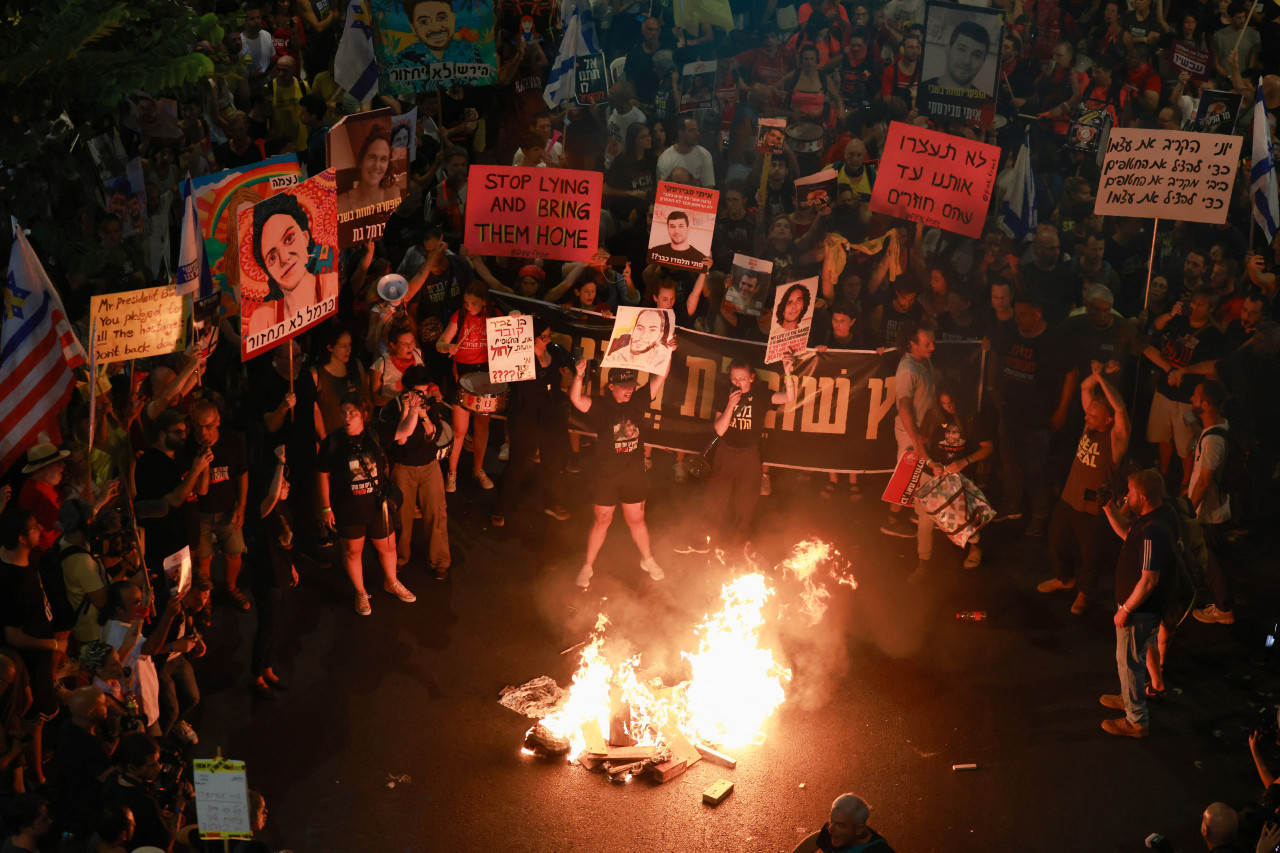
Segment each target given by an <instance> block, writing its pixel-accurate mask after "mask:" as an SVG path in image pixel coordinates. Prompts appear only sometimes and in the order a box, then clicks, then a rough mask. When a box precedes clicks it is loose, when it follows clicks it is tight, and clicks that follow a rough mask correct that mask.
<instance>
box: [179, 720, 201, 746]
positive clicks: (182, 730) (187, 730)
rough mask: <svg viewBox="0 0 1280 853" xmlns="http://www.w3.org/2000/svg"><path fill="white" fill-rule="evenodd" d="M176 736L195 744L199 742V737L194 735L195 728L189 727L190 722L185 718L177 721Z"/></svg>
mask: <svg viewBox="0 0 1280 853" xmlns="http://www.w3.org/2000/svg"><path fill="white" fill-rule="evenodd" d="M177 731H178V738H179V739H181V740H183V741H185V742H187V743H189V744H191V745H192V746H195V745H196V744H198V743H199V742H200V738H199V737H198V736H197V735H196V730H195V729H193V728H191V724H190V723H188V722H187V721H186V720H179V721H178V729H177Z"/></svg>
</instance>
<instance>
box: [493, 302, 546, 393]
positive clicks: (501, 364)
mask: <svg viewBox="0 0 1280 853" xmlns="http://www.w3.org/2000/svg"><path fill="white" fill-rule="evenodd" d="M484 331H485V339H486V340H487V341H488V345H489V381H490V382H523V381H524V380H526V379H534V378H536V377H537V374H538V371H537V368H536V367H535V366H534V363H533V318H532V317H530V316H529V315H528V314H521V315H520V316H519V317H507V316H502V317H488V318H486V319H485V321H484Z"/></svg>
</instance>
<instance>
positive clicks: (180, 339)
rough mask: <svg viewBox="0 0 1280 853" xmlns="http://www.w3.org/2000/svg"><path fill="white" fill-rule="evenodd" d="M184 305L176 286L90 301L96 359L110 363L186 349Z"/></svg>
mask: <svg viewBox="0 0 1280 853" xmlns="http://www.w3.org/2000/svg"><path fill="white" fill-rule="evenodd" d="M182 303H183V297H181V296H179V295H178V292H177V289H176V288H174V287H172V286H171V287H148V288H144V289H143V290H130V291H127V292H125V293H103V294H100V295H97V296H94V297H93V298H92V299H91V300H90V301H89V318H90V319H89V327H90V328H91V329H93V356H94V359H95V360H96V362H97V363H98V364H107V363H109V362H112V361H129V360H131V359H135V358H149V357H150V356H153V355H165V354H167V353H171V352H175V351H177V350H179V349H182V347H183V344H184V342H185V340H186V330H187V324H186V315H185V313H184V312H183V305H182Z"/></svg>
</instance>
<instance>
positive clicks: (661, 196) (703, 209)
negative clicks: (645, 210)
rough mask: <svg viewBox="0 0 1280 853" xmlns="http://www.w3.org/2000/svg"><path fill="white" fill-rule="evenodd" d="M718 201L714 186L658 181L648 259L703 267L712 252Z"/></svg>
mask: <svg viewBox="0 0 1280 853" xmlns="http://www.w3.org/2000/svg"><path fill="white" fill-rule="evenodd" d="M719 204H720V193H719V192H717V191H716V190H711V189H703V188H702V187H690V186H686V185H684V184H673V183H670V182H668V181H659V182H658V193H657V196H656V197H655V199H654V205H653V220H652V222H651V223H650V225H649V263H651V264H662V265H664V266H668V267H675V268H676V269H682V270H700V269H702V267H703V264H704V263H705V262H706V260H707V258H708V257H710V256H711V238H712V236H713V235H714V233H715V230H716V207H717V206H718V205H719Z"/></svg>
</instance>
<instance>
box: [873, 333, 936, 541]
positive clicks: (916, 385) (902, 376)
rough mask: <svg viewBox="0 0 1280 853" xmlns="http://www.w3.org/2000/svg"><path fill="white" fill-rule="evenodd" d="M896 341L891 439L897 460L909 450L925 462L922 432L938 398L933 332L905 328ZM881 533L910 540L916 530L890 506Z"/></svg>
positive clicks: (900, 510) (923, 434) (899, 511)
mask: <svg viewBox="0 0 1280 853" xmlns="http://www.w3.org/2000/svg"><path fill="white" fill-rule="evenodd" d="M898 340H899V341H901V344H902V347H903V353H902V360H901V361H900V362H898V370H897V372H896V373H895V374H894V375H893V380H894V388H895V396H896V398H897V401H898V419H897V420H896V421H894V422H893V435H894V438H896V439H897V440H898V458H899V459H901V458H902V454H904V453H906V452H907V451H908V450H915V452H916V453H918V454H919V455H920V458H922V459H927V458H928V452H927V451H928V448H927V446H926V445H927V443H928V436H927V435H925V433H924V432H923V431H922V430H923V427H924V420H925V418H926V417H927V416H928V414H929V410H930V409H932V408H933V401H934V400H936V399H937V396H938V390H937V387H936V386H935V385H934V382H933V360H932V359H933V350H934V346H935V343H934V336H933V330H932V329H926V328H921V327H919V326H914V325H908V326H906V327H905V328H903V329H902V330H901V331H900V332H899V334H898ZM880 532H881V533H886V534H888V535H889V536H900V537H902V538H904V539H910V538H912V537H914V536H915V535H916V527H915V525H914V524H912V523H911V521H910V520H908V519H907V518H906V517H905V516H904V515H903V514H902V507H901V505H899V504H896V503H895V504H890V505H889V517H888V519H887V520H886V521H885V523H884V524H883V525H882V526H881V527H880Z"/></svg>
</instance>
